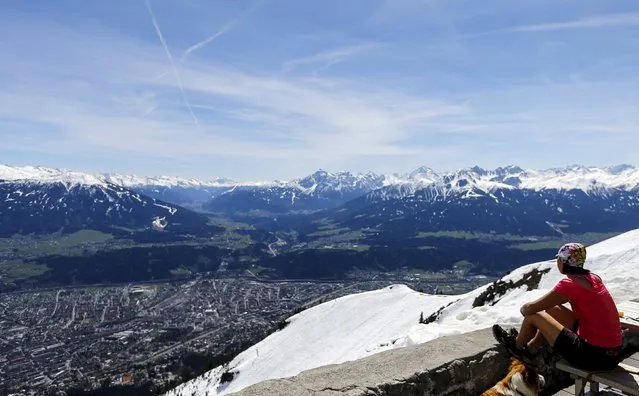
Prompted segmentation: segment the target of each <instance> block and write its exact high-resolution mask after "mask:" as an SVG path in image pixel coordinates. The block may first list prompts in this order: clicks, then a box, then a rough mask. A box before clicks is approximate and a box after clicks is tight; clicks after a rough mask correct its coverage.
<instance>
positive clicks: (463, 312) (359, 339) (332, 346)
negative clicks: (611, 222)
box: [167, 230, 639, 396]
mask: <svg viewBox="0 0 639 396" xmlns="http://www.w3.org/2000/svg"><path fill="white" fill-rule="evenodd" d="M638 266H639V230H633V231H630V232H627V233H624V234H622V235H619V236H617V237H615V238H612V239H609V240H606V241H603V242H600V243H598V244H596V245H592V246H588V258H587V267H588V268H589V269H591V270H592V271H593V272H595V273H596V274H598V275H600V276H601V277H602V279H603V280H604V282H605V283H606V286H607V288H608V290H609V291H610V293H611V294H612V296H613V297H614V299H615V301H616V302H617V303H621V302H624V301H628V300H632V299H636V298H638V297H639V292H638V291H637V287H636V285H637V284H639V272H638V271H637V267H638ZM531 275H536V276H531ZM562 276H563V275H561V274H560V273H559V272H558V271H557V269H556V265H555V263H554V259H550V260H548V261H543V262H537V263H533V264H529V265H525V266H522V267H520V268H518V269H516V270H515V271H513V272H511V273H510V274H509V275H507V276H505V277H504V278H502V279H501V281H502V282H504V283H505V284H508V283H509V282H512V284H510V285H509V286H508V287H506V288H505V291H503V292H501V293H496V294H492V293H487V292H488V291H491V288H492V287H493V286H492V285H490V284H489V285H485V286H482V287H480V288H478V289H476V290H473V291H471V292H469V293H467V294H463V295H456V296H438V295H428V294H424V293H419V292H417V291H414V290H412V289H410V288H408V287H406V286H404V285H394V286H389V287H386V288H384V289H381V290H376V291H371V292H365V293H360V294H353V295H348V296H345V297H341V298H338V299H336V300H332V301H328V302H325V303H323V304H321V305H317V306H315V307H312V308H310V309H307V310H306V311H303V312H301V313H299V314H297V315H294V316H292V317H291V318H289V319H288V322H289V325H288V326H286V327H285V328H284V329H282V330H280V331H277V332H275V333H273V334H271V335H270V336H268V337H267V338H265V339H264V340H262V341H261V342H259V343H257V344H256V345H254V346H252V347H251V348H249V349H247V350H246V351H244V352H242V353H240V354H239V355H238V356H237V357H236V358H235V359H233V360H232V361H231V362H230V363H229V364H228V365H226V366H220V367H217V368H215V369H213V370H211V371H209V372H208V373H206V374H204V375H202V376H200V377H198V378H195V379H193V380H191V381H189V382H187V383H185V384H182V385H180V386H179V387H177V388H175V389H173V390H171V391H169V392H168V393H167V395H168V396H187V395H188V396H192V395H197V396H205V395H206V396H213V395H226V394H230V393H233V392H237V391H239V390H241V389H243V388H245V387H247V386H250V385H252V384H255V383H258V382H262V381H265V380H268V379H275V378H285V377H290V376H294V375H296V374H298V373H300V372H302V371H305V370H309V369H311V368H315V367H319V366H324V365H328V364H338V363H342V362H346V361H352V360H357V359H361V358H363V357H366V356H369V355H372V354H375V353H379V352H382V351H385V350H389V349H395V348H405V347H408V346H411V345H416V344H420V343H424V342H427V341H431V340H433V339H435V338H438V337H441V336H445V335H452V334H462V333H466V332H470V331H474V330H479V329H482V328H487V327H490V326H491V325H492V324H494V323H501V324H506V325H512V326H517V325H519V324H520V323H521V314H520V313H519V308H520V307H521V305H522V304H523V303H525V302H528V301H531V300H534V299H536V298H538V297H540V296H541V295H543V294H544V293H546V292H547V291H548V290H550V289H551V288H552V287H553V286H554V285H555V284H556V282H557V281H559V279H561V277H562ZM531 286H532V287H531ZM203 309H204V308H203ZM422 313H423V316H424V318H429V317H430V318H429V319H430V320H427V322H429V323H427V324H420V323H418V318H419V317H420V314H422ZM224 373H233V374H234V376H233V378H232V380H231V381H229V382H222V381H221V378H222V375H223V374H224ZM227 378H228V375H227Z"/></svg>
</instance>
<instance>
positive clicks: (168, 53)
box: [144, 0, 198, 125]
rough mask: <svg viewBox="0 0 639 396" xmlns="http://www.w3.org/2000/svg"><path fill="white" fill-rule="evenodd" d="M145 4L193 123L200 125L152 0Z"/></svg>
mask: <svg viewBox="0 0 639 396" xmlns="http://www.w3.org/2000/svg"><path fill="white" fill-rule="evenodd" d="M144 4H145V5H146V9H147V10H148V11H149V15H150V16H151V22H153V26H154V27H155V32H156V33H157V34H158V38H159V39H160V43H162V46H163V47H164V50H165V51H166V56H168V58H169V61H170V62H171V68H172V69H173V74H174V75H175V79H176V80H177V83H178V87H179V88H180V92H182V98H184V103H185V104H186V107H188V109H189V112H190V113H191V117H193V123H195V125H198V120H197V117H196V116H195V113H193V109H192V108H191V104H190V103H189V100H188V99H187V97H186V92H184V87H183V86H182V80H181V79H180V73H178V69H177V67H176V66H175V62H174V61H173V56H171V51H169V46H168V45H166V41H164V36H163V35H162V31H161V30H160V26H159V25H158V22H157V20H156V19H155V15H153V10H152V9H151V1H150V0H145V1H144Z"/></svg>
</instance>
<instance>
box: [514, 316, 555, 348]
mask: <svg viewBox="0 0 639 396" xmlns="http://www.w3.org/2000/svg"><path fill="white" fill-rule="evenodd" d="M563 328H564V325H563V324H561V323H560V322H559V321H558V320H557V319H555V318H554V317H552V316H550V314H548V313H547V312H537V313H536V314H532V315H528V316H526V317H525V318H524V322H523V323H522V325H521V330H520V331H519V335H517V339H516V342H517V345H519V346H520V347H522V348H523V347H525V346H526V345H527V344H528V342H530V341H532V339H533V338H535V335H537V331H539V332H540V333H541V334H542V336H543V337H544V338H545V339H546V341H548V343H549V344H550V345H553V344H554V343H555V340H556V339H557V336H558V335H559V333H560V332H561V330H563Z"/></svg>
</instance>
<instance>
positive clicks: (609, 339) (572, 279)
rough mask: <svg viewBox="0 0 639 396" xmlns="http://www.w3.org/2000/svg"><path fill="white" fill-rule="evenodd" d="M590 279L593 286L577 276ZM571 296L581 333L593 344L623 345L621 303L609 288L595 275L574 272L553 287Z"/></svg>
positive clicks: (556, 290) (580, 334) (610, 346)
mask: <svg viewBox="0 0 639 396" xmlns="http://www.w3.org/2000/svg"><path fill="white" fill-rule="evenodd" d="M578 277H582V278H583V279H584V280H587V281H588V282H589V283H590V284H591V285H592V288H588V287H586V286H585V285H583V284H582V283H580V282H579V281H578V280H576V278H578ZM553 290H554V291H555V292H557V293H560V294H563V295H564V296H566V297H568V301H569V302H570V306H571V307H572V312H573V313H574V314H575V316H576V317H577V319H579V329H578V330H577V334H578V335H579V336H580V337H581V338H583V339H584V340H586V341H588V342H589V343H590V344H592V345H596V346H599V347H604V348H615V347H618V346H620V345H621V342H622V340H621V322H620V320H619V312H618V311H617V306H616V305H615V302H614V300H613V299H612V296H611V295H610V293H608V289H606V286H605V285H604V284H603V282H602V281H601V278H600V277H599V276H597V275H595V274H592V273H590V274H585V275H571V276H568V277H566V278H564V279H562V280H560V281H559V282H558V283H557V285H555V287H554V288H553Z"/></svg>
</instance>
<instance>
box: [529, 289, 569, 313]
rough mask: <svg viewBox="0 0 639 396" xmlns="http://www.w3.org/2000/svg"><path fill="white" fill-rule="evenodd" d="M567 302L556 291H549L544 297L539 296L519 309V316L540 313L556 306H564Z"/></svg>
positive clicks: (564, 297) (566, 298)
mask: <svg viewBox="0 0 639 396" xmlns="http://www.w3.org/2000/svg"><path fill="white" fill-rule="evenodd" d="M567 302H568V297H566V296H565V295H563V294H561V293H557V292H556V291H552V290H551V291H549V292H548V293H546V294H545V295H543V296H541V297H540V298H538V299H537V300H535V301H533V302H530V303H526V304H524V305H523V306H522V307H521V314H522V315H524V316H526V315H532V314H535V313H537V312H540V311H545V310H547V309H549V308H552V307H554V306H556V305H560V304H564V303H567Z"/></svg>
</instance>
